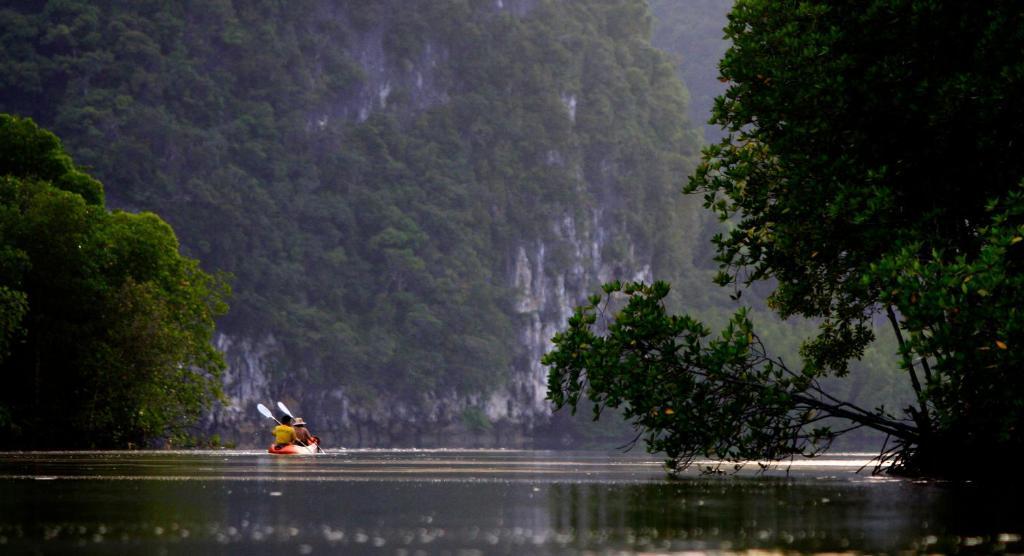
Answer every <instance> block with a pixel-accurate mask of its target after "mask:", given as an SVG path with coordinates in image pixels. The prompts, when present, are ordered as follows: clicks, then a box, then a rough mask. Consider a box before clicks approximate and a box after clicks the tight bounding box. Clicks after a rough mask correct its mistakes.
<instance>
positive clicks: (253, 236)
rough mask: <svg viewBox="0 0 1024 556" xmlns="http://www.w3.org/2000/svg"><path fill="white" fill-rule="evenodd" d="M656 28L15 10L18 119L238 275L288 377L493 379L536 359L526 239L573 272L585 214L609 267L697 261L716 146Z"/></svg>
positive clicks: (9, 35) (0, 97)
mask: <svg viewBox="0 0 1024 556" xmlns="http://www.w3.org/2000/svg"><path fill="white" fill-rule="evenodd" d="M649 27H650V20H649V17H648V16H647V13H646V5H645V4H644V2H643V1H641V0H588V1H583V0H577V1H573V2H556V1H540V2H536V6H534V7H533V8H532V9H531V10H530V11H529V13H527V14H526V15H523V16H514V15H511V14H510V13H508V12H502V11H499V10H496V8H495V3H494V2H493V1H489V0H488V1H466V0H440V1H438V0H420V1H413V2H406V1H401V2H399V1H390V2H389V1H383V0H381V1H371V2H367V1H356V0H339V1H336V2H333V3H318V2H311V1H299V2H288V3H286V4H282V3H278V2H268V1H260V2H235V3H232V2H228V1H223V2H215V3H212V4H211V3H208V2H202V3H193V2H182V3H167V2H133V3H121V2H86V1H61V2H56V1H55V2H33V3H25V4H15V5H10V6H9V7H7V8H3V9H0V80H2V81H0V92H2V94H0V109H6V110H11V111H17V112H19V113H23V114H27V115H32V116H33V117H35V118H36V119H38V120H39V121H41V122H44V123H45V124H47V125H50V126H52V127H53V128H54V129H55V130H57V132H58V133H60V134H61V136H62V137H64V139H65V141H66V143H67V144H68V148H69V150H70V151H71V152H73V153H74V154H75V156H76V159H78V160H80V161H81V162H82V163H84V164H86V165H88V166H89V167H91V168H93V169H94V172H95V174H96V175H97V176H99V177H100V178H101V179H103V180H104V181H106V182H107V183H108V184H111V185H112V187H109V188H108V191H107V194H108V196H109V198H110V199H111V202H112V203H113V204H114V205H116V206H122V207H131V208H144V209H150V210H156V211H158V212H159V213H160V214H162V215H164V216H165V217H166V218H167V219H168V221H169V222H170V223H171V224H172V225H173V226H174V228H175V229H176V230H178V232H179V234H180V236H181V239H182V244H183V246H184V248H186V249H187V250H188V252H189V253H192V254H194V255H196V256H199V257H201V259H202V260H203V264H204V265H207V267H208V268H212V269H219V270H226V271H229V272H231V273H232V274H233V275H234V276H235V277H236V280H235V283H234V285H235V297H234V302H233V310H232V313H231V315H229V316H228V317H227V318H226V319H225V320H224V321H223V323H222V326H223V330H224V331H226V332H228V333H232V334H238V335H244V336H246V337H250V338H262V337H265V336H273V337H274V338H275V339H276V345H279V346H281V348H282V351H281V352H280V353H278V354H277V356H278V357H277V360H276V361H275V363H276V364H275V365H274V371H275V373H278V375H277V379H281V378H282V377H285V376H292V377H302V379H304V380H302V381H294V382H292V383H290V385H289V388H297V387H299V386H298V385H299V384H305V385H313V386H320V385H323V386H329V387H331V388H337V387H339V386H343V387H344V389H345V391H346V393H347V394H349V395H351V396H354V397H356V398H360V397H361V398H364V399H368V400H370V399H378V398H387V397H389V396H399V397H401V398H403V399H406V400H418V399H421V398H422V395H423V394H424V392H428V393H429V392H434V393H447V392H451V391H458V392H459V393H461V394H478V393H486V392H488V391H490V390H491V389H493V388H495V387H497V386H499V385H500V384H501V380H495V377H499V376H505V375H506V374H507V373H506V370H507V369H508V368H509V366H510V365H512V364H513V357H514V354H513V353H512V350H511V347H510V346H511V345H513V344H514V341H515V338H516V336H515V334H514V331H516V330H517V326H519V324H520V323H519V321H518V319H520V318H521V317H519V315H518V314H517V313H516V312H515V311H514V310H513V307H512V303H511V302H510V299H511V298H512V297H513V296H512V292H511V291H510V285H511V281H510V279H509V278H508V276H509V271H510V268H511V266H512V264H513V262H514V256H515V249H516V248H517V247H519V246H524V245H525V246H532V245H536V244H537V243H538V242H541V241H547V242H548V243H549V245H550V246H551V247H552V248H551V250H550V251H549V252H548V260H549V262H550V264H549V265H548V267H549V268H550V269H552V270H551V271H552V272H555V271H556V270H555V269H558V271H564V269H565V268H566V267H567V266H568V261H569V260H570V259H571V257H572V256H573V253H572V252H571V250H570V248H569V247H567V245H566V244H565V242H561V243H559V242H558V241H551V240H552V238H553V236H554V235H555V228H556V222H560V221H561V220H562V219H563V218H564V217H565V216H566V215H569V216H573V217H575V222H576V223H577V227H578V228H579V229H578V230H576V231H577V232H579V233H581V234H582V232H583V231H584V228H585V227H587V226H593V225H594V224H593V222H592V215H593V214H594V212H595V211H597V210H598V209H599V208H600V209H601V210H602V211H603V212H602V216H601V217H602V219H603V220H602V221H603V223H606V224H608V223H610V224H611V225H612V226H610V230H611V232H610V235H611V239H610V241H608V242H607V244H606V245H605V246H604V250H605V252H604V253H602V255H603V256H604V257H605V258H606V259H612V260H614V259H621V258H622V257H623V256H624V254H625V253H626V252H627V250H628V249H629V245H628V243H629V242H627V241H626V240H625V238H631V242H632V244H633V245H635V246H637V247H638V249H639V250H640V251H641V252H639V253H637V256H638V257H650V258H652V259H653V261H654V269H653V270H654V272H655V273H656V274H657V275H659V276H667V277H671V276H676V275H678V273H679V269H680V268H681V267H682V262H681V261H682V255H681V254H680V252H679V250H678V249H676V248H675V246H676V245H677V236H678V235H679V234H678V232H677V231H676V230H678V229H679V228H678V227H677V226H675V225H674V222H675V221H676V219H678V217H679V216H678V212H677V211H675V210H674V209H675V208H676V207H677V206H678V202H677V201H675V200H671V199H673V198H674V197H675V196H674V191H675V190H676V189H677V188H678V187H679V185H680V184H679V181H680V176H683V175H685V173H686V172H687V171H688V170H689V169H690V168H692V166H693V164H694V162H695V159H696V155H697V148H698V143H697V140H696V138H695V133H694V132H693V130H691V129H689V126H688V124H687V123H686V120H685V116H684V114H685V93H684V91H683V89H682V88H681V87H680V85H679V83H678V81H677V80H676V79H675V78H674V76H673V70H672V66H671V64H670V63H668V61H667V59H666V58H665V56H664V55H662V54H661V53H659V52H657V51H656V50H654V49H653V48H651V47H650V44H649V33H650V31H649ZM378 47H380V48H382V51H381V53H380V57H381V59H379V60H373V61H371V62H368V63H364V62H363V61H361V60H360V59H359V58H358V56H363V55H370V54H367V53H373V52H376V50H375V48H378ZM381 68H383V70H381V71H385V72H386V73H387V76H386V77H383V78H382V77H381V76H380V75H377V74H374V73H373V72H375V71H378V70H380V69H381ZM417 74H419V75H420V77H422V78H423V79H422V81H423V83H425V85H424V86H423V87H422V88H420V87H419V86H418V85H417V84H416V83H417V79H416V76H417ZM385 82H387V83H388V84H389V90H388V91H387V92H386V93H384V92H381V91H380V90H376V89H373V90H369V91H366V90H364V87H370V86H371V85H373V86H378V85H379V86H381V87H383V85H384V84H385ZM367 94H368V95H369V99H367V98H364V97H365V95H367ZM568 98H573V99H575V102H576V105H575V106H576V108H575V109H574V110H575V114H574V115H573V114H572V113H571V110H570V109H569V107H568V105H567V100H566V99H568ZM364 116H365V117H366V119H365V120H364V119H363V117H364ZM666 199H670V200H668V201H666ZM595 285H596V284H595ZM520 364H521V365H525V363H522V362H521V363H520ZM428 401H429V400H428Z"/></svg>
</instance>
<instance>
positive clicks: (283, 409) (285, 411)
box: [277, 402, 293, 417]
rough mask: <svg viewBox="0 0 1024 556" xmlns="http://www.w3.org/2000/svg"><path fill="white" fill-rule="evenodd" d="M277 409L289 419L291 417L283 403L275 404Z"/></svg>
mask: <svg viewBox="0 0 1024 556" xmlns="http://www.w3.org/2000/svg"><path fill="white" fill-rule="evenodd" d="M277 408H278V409H280V410H281V412H282V413H284V414H285V415H287V416H289V417H292V416H293V414H292V412H291V411H288V406H286V405H284V404H283V403H281V402H277Z"/></svg>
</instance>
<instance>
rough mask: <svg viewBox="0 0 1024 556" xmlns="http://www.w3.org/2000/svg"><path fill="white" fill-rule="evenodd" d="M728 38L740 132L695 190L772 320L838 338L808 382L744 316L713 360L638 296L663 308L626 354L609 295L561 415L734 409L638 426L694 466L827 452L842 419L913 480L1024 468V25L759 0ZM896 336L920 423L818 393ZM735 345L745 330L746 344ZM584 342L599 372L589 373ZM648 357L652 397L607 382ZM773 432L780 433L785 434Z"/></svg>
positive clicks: (977, 8) (965, 7)
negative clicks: (763, 294)
mask: <svg viewBox="0 0 1024 556" xmlns="http://www.w3.org/2000/svg"><path fill="white" fill-rule="evenodd" d="M727 35H728V37H729V38H730V39H732V41H733V46H732V47H731V48H730V49H729V51H728V52H727V54H726V56H725V58H724V59H723V61H722V64H721V72H722V76H723V78H724V79H726V80H727V81H728V82H729V89H728V91H727V93H726V94H725V95H724V96H723V97H721V98H720V99H718V101H717V104H716V108H715V119H716V121H717V122H718V123H720V124H722V125H724V126H725V127H726V128H727V130H728V131H729V135H728V136H727V137H725V138H724V139H723V140H722V142H721V143H720V144H718V145H714V146H712V147H709V148H708V149H707V150H706V151H705V162H704V164H702V165H701V167H700V168H698V171H697V172H696V174H695V176H694V177H693V179H692V181H691V184H690V189H691V190H693V191H701V192H703V193H704V194H705V204H706V206H707V207H708V208H710V209H712V210H714V211H715V212H716V213H718V214H719V216H720V217H721V218H722V219H723V221H726V222H727V223H728V225H729V229H728V231H727V232H726V233H724V234H722V235H720V236H718V237H717V238H716V240H715V245H716V249H717V252H718V261H719V263H720V264H721V265H722V269H723V271H722V273H721V274H720V276H719V282H720V283H722V284H723V285H728V284H735V283H745V284H750V283H753V282H755V281H758V280H763V279H768V278H771V279H773V282H774V288H775V289H774V291H773V293H772V294H771V296H770V297H769V304H770V305H771V306H772V308H774V309H775V310H776V311H777V312H778V313H779V314H781V315H782V316H784V317H785V316H791V315H799V316H803V317H809V318H813V319H816V320H817V321H818V322H819V327H818V328H819V330H818V334H817V335H816V336H815V337H814V338H812V339H811V340H809V341H808V342H807V343H805V344H804V346H803V348H802V350H801V355H802V368H801V369H799V370H796V371H793V370H790V369H788V368H787V367H785V365H784V363H783V362H782V361H781V360H779V359H778V358H772V357H769V356H768V355H766V354H764V353H763V351H761V350H760V348H759V346H760V343H759V341H758V340H757V336H756V335H754V334H753V331H752V330H748V328H747V327H746V323H745V320H744V318H743V315H742V314H741V315H738V316H737V320H736V321H735V323H734V325H733V326H732V327H730V328H727V329H726V331H725V333H724V334H723V340H722V341H721V342H718V343H716V342H705V341H704V338H703V335H702V334H700V333H698V331H700V332H703V334H704V335H706V331H703V330H702V329H701V328H700V326H699V325H698V324H694V323H690V322H689V321H687V320H686V319H683V320H678V318H677V317H667V316H666V315H664V314H663V313H659V312H658V311H659V310H658V309H657V306H660V303H661V298H662V297H663V294H662V292H661V291H660V290H657V291H653V290H648V289H637V288H635V287H631V290H630V292H627V293H629V303H628V305H627V307H630V308H632V307H634V306H637V307H643V308H646V310H645V311H639V310H632V309H631V310H628V311H623V312H621V313H618V314H617V315H615V317H614V320H613V323H612V325H611V328H609V333H608V335H607V336H606V337H604V336H601V335H595V332H594V330H593V325H594V324H595V319H594V318H593V316H592V315H593V314H594V311H596V308H597V306H598V304H599V302H601V301H602V300H601V299H595V300H592V301H593V303H592V305H591V306H589V307H584V308H581V309H580V311H579V312H578V313H577V315H576V316H575V317H574V319H573V321H572V322H571V326H570V330H569V331H567V332H566V333H565V334H562V335H559V336H558V337H557V338H556V343H557V344H558V349H557V350H556V352H555V353H554V354H553V355H552V356H550V357H549V358H548V359H547V362H548V363H549V364H550V365H551V366H552V368H551V379H552V382H551V391H552V396H553V398H554V399H555V400H556V402H558V403H560V404H561V403H569V404H571V405H573V406H575V404H576V403H577V402H578V401H579V397H578V393H579V392H581V391H584V392H589V393H590V395H591V397H595V399H598V400H599V402H600V403H604V404H607V405H609V406H612V407H615V406H617V405H620V404H624V403H625V404H630V406H631V407H632V409H631V414H633V415H636V416H639V415H641V414H643V413H644V412H647V411H650V410H652V409H655V408H658V407H663V406H662V405H654V406H651V405H650V404H651V401H652V400H651V396H654V395H656V394H659V393H662V392H663V391H664V390H666V387H665V386H664V385H665V384H670V383H673V382H674V383H676V384H678V385H680V387H681V388H682V393H681V394H679V395H680V396H682V399H683V400H687V399H689V398H688V397H687V396H690V395H692V394H698V395H703V396H707V395H712V396H715V397H717V398H718V399H719V400H720V401H721V406H720V410H719V411H717V412H711V413H709V414H708V416H709V419H710V420H709V422H707V423H703V424H702V423H701V422H700V420H699V419H697V415H696V414H691V413H689V412H687V411H680V412H677V413H675V414H674V415H673V416H670V417H664V418H663V419H662V420H659V421H657V422H650V421H644V420H642V419H641V420H638V421H637V423H638V425H639V426H640V427H641V428H642V429H644V430H646V431H648V433H649V434H651V435H654V436H655V437H656V438H661V436H660V435H669V440H668V441H666V444H665V445H664V446H662V447H663V448H665V449H666V450H668V452H669V453H670V454H671V455H672V457H673V458H674V460H675V461H676V462H678V463H686V462H687V461H688V457H689V456H691V455H692V454H695V453H708V454H713V455H718V456H720V457H725V458H726V459H729V460H736V459H742V458H745V457H751V456H763V457H770V458H771V457H778V456H779V455H784V454H787V453H794V452H813V451H815V450H816V449H817V448H818V447H819V446H821V442H822V441H827V440H828V439H829V438H831V437H833V436H834V435H835V434H836V432H837V431H835V430H825V429H820V428H816V427H815V423H819V422H820V421H821V420H822V419H824V418H843V419H846V420H849V421H852V422H853V423H854V426H866V427H870V428H874V429H877V430H881V431H884V432H886V433H887V434H889V435H890V436H892V437H893V438H894V439H895V440H896V442H895V448H894V449H893V451H891V452H886V453H885V454H884V457H894V458H895V459H896V461H897V463H899V464H900V465H901V466H902V468H903V469H904V470H906V471H909V472H915V473H937V474H956V473H969V474H973V473H977V471H978V470H977V469H976V468H971V467H970V460H969V459H965V458H961V457H960V455H962V454H970V453H976V452H982V451H984V452H986V453H989V454H993V453H996V454H1000V455H1009V454H1012V453H1015V452H1016V451H1017V450H1019V449H1020V448H1021V447H1022V446H1021V445H1020V443H1021V436H1020V434H1019V431H1020V430H1021V425H1022V424H1024V410H1022V408H1024V406H1022V405H1021V403H1020V400H1021V399H1024V391H1022V389H1024V381H1021V380H1020V379H1019V378H1017V377H1016V374H1017V371H1018V370H1019V361H1018V357H1017V355H1016V353H1017V351H1016V350H1017V349H1018V343H1019V342H1020V341H1021V335H1022V332H1024V330H1022V329H1021V318H1020V316H1019V315H1018V307H1019V301H1018V297H1017V296H1018V295H1019V294H1018V293H1017V291H1018V285H1019V283H1020V281H1021V275H1020V268H1019V263H1018V262H1017V261H1018V259H1019V257H1020V255H1019V254H1018V253H1017V249H1018V247H1017V245H1018V243H1019V242H1020V241H1021V239H1020V238H1021V234H1022V233H1024V228H1021V227H1020V226H1021V222H1020V216H1019V214H1020V210H1021V209H1020V207H1021V206H1022V197H1021V195H1020V194H1019V192H1018V183H1019V182H1020V180H1021V178H1022V177H1024V156H1022V155H1024V152H1022V145H1024V143H1022V140H1024V128H1022V127H1021V126H1020V122H1021V121H1024V114H1022V110H1024V108H1022V107H1021V106H1020V105H1019V103H1016V102H1015V101H1014V99H1016V98H1020V96H1021V95H1022V94H1024V8H1022V7H1020V6H1019V5H1016V4H1012V3H998V4H992V3H957V2H932V1H913V0H875V1H873V2H869V3H867V5H845V4H835V3H831V2H820V1H789V2H775V1H767V0H746V1H743V0H741V1H739V2H737V3H736V5H735V7H734V9H733V11H732V12H731V14H730V22H729V26H728V27H727ZM652 307H653V308H652ZM880 318H888V319H889V321H890V322H891V324H892V326H893V332H894V333H895V334H896V337H897V341H898V343H899V353H898V355H897V357H896V358H895V360H894V361H893V366H894V367H896V366H899V367H901V368H902V369H903V371H904V372H905V373H906V376H907V380H908V381H909V382H910V383H911V385H912V387H913V390H914V392H915V395H916V397H917V399H916V403H914V404H912V405H911V406H909V407H907V408H906V409H905V415H899V414H896V413H891V412H890V411H891V410H892V409H893V408H890V410H886V409H884V408H877V409H873V410H863V409H860V408H857V407H856V406H853V405H851V404H849V403H844V401H842V400H838V399H833V398H830V397H829V396H828V395H827V394H826V393H825V392H823V391H821V390H820V389H819V388H818V382H817V381H818V380H819V379H821V378H823V377H829V376H837V377H843V376H846V375H847V373H848V372H849V362H850V360H851V359H855V358H858V357H860V356H862V355H863V353H864V349H865V348H866V346H867V345H868V344H869V343H870V342H871V341H872V340H873V338H874V330H873V323H874V322H875V321H877V320H879V319H880ZM679 323H686V326H682V327H681V325H680V324H679ZM736 330H741V331H743V332H746V334H740V335H739V336H738V339H737V336H736V334H735V331H736ZM620 336H622V337H620ZM694 338H696V339H694ZM652 339H656V340H658V341H657V342H655V344H654V345H649V344H647V343H646V342H648V341H649V340H652ZM595 342H611V344H610V345H609V344H606V343H595ZM632 342H637V344H636V345H634V344H633V343H632ZM585 346H587V347H586V349H591V348H592V347H593V346H599V350H598V351H599V354H600V355H599V356H595V357H596V359H586V358H582V357H583V356H582V355H580V354H581V353H586V349H584V347H585ZM631 358H632V359H631ZM637 358H639V360H641V361H643V362H644V365H645V367H646V370H645V371H644V373H643V374H644V375H645V376H647V377H649V382H647V384H649V385H650V386H649V387H645V388H641V389H640V390H639V391H638V392H635V391H629V390H623V389H622V386H621V385H618V384H616V383H608V384H606V383H603V382H599V383H597V384H595V382H594V378H595V377H600V376H604V375H605V373H606V372H607V371H608V370H609V369H612V368H614V367H613V366H614V365H618V364H620V363H621V361H623V360H626V361H629V360H634V359H637ZM588 381H589V382H588ZM751 388H753V389H756V390H757V391H758V392H759V397H760V398H761V399H762V400H765V402H763V403H767V406H768V407H769V408H771V407H776V404H778V405H777V407H778V408H779V411H778V412H774V411H769V412H768V415H760V414H756V417H755V414H753V413H751V412H752V408H753V407H755V405H756V404H754V402H753V401H751V400H750V399H749V398H746V397H744V396H743V392H744V389H751ZM649 389H651V390H653V391H649ZM705 389H710V394H708V392H705V391H704V390H705ZM662 395H663V396H664V395H668V394H662ZM600 396H609V397H607V398H604V399H603V398H601V397H600ZM659 401H660V400H659ZM675 401H676V402H677V403H678V402H679V401H680V400H678V399H675ZM633 404H636V405H633ZM805 409H806V410H810V413H808V412H804V411H802V410H805ZM783 410H785V411H783ZM817 412H820V413H817ZM772 416H779V421H778V422H777V423H771V424H769V426H768V427H767V428H765V423H763V422H762V419H764V418H770V417H772ZM730 422H731V425H730ZM702 426H703V427H707V426H710V428H711V430H712V431H715V434H714V435H712V437H708V436H705V435H703V434H701V433H700V431H699V430H698V429H700V428H701V427H702ZM730 426H732V427H733V429H732V430H733V431H734V433H735V434H732V435H730V434H727V433H726V431H727V430H729V427H730ZM764 434H767V435H768V438H767V439H765V438H764V437H763V436H762V435H764ZM723 440H724V445H722V444H720V443H719V442H720V441H723Z"/></svg>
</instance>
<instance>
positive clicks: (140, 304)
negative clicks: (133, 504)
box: [0, 114, 227, 448]
mask: <svg viewBox="0 0 1024 556" xmlns="http://www.w3.org/2000/svg"><path fill="white" fill-rule="evenodd" d="M0 295H2V297H0V325H2V329H0V333H2V336H0V348H2V349H3V352H2V353H0V374H2V376H3V379H4V384H5V388H4V390H3V392H2V393H0V438H2V439H3V440H2V441H0V446H2V447H6V448H12V447H17V448H32V447H122V448H123V447H127V446H130V445H132V444H134V445H142V444H145V443H147V442H150V441H153V440H157V439H160V438H166V437H168V436H169V435H176V434H179V433H182V432H183V431H184V430H185V428H186V427H187V426H188V425H189V424H191V423H192V422H193V421H194V420H195V418H196V415H197V414H198V413H199V411H200V410H201V409H203V408H204V407H206V406H208V405H209V403H210V402H212V401H213V400H214V399H215V397H216V395H217V394H218V392H219V375H220V372H221V370H222V368H223V361H222V359H221V356H220V354H219V353H218V352H217V351H216V350H215V349H214V348H213V346H212V344H211V339H212V335H213V329H214V322H213V319H214V317H215V316H217V315H219V314H223V313H224V312H225V310H226V306H225V304H224V298H225V296H226V295H227V288H226V286H225V285H224V283H223V281H222V280H220V279H218V278H214V277H212V276H210V275H208V274H205V273H204V272H202V271H201V270H199V267H198V263H197V262H196V261H194V260H192V259H189V258H186V257H183V256H181V255H180V254H179V253H178V241H177V239H176V238H175V236H174V232H173V231H172V230H171V228H170V227H169V226H168V225H167V224H166V223H165V222H164V221H162V220H161V219H160V218H159V217H157V216H156V215H154V214H152V213H140V214H129V213H126V212H120V211H115V212H113V213H111V212H108V211H107V210H106V209H105V208H104V206H103V188H102V186H101V185H100V183H99V182H98V181H96V180H95V179H93V178H92V177H90V176H89V175H88V174H86V173H85V172H83V171H82V170H81V168H79V167H76V166H75V165H74V164H73V163H72V161H71V158H70V157H69V156H68V155H67V154H66V153H65V152H64V149H63V147H62V145H61V143H60V141H59V140H58V139H57V138H56V137H55V136H54V135H53V134H51V133H49V132H47V131H45V130H42V129H39V128H38V127H37V126H36V124H35V123H34V122H33V121H32V120H29V119H20V118H15V117H11V116H9V115H6V114H2V115H0Z"/></svg>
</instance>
